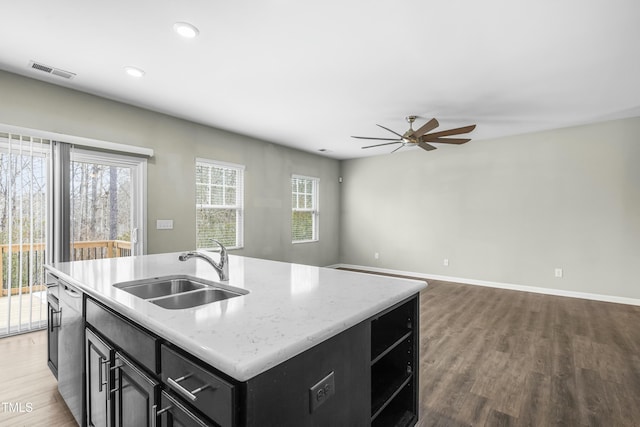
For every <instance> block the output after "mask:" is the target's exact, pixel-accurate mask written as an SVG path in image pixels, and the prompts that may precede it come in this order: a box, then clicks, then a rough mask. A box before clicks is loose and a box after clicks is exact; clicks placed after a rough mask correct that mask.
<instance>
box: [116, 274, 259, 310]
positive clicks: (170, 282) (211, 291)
mask: <svg viewBox="0 0 640 427" xmlns="http://www.w3.org/2000/svg"><path fill="white" fill-rule="evenodd" d="M113 286H114V287H116V288H118V289H121V290H123V291H125V292H128V293H130V294H131V295H135V296H136V297H138V298H142V299H145V300H148V301H149V302H151V303H153V304H156V305H158V306H160V307H163V308H167V309H172V310H175V309H182V308H191V307H197V306H199V305H203V304H209V303H213V302H217V301H222V300H225V299H229V298H234V297H238V296H242V295H246V294H248V293H249V291H247V290H245V289H238V288H233V287H231V286H228V285H222V284H220V283H216V282H209V281H206V280H201V279H197V278H195V277H191V276H165V277H155V278H153V279H143V280H136V281H131V282H122V283H116V284H114V285H113Z"/></svg>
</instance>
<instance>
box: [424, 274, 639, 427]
mask: <svg viewBox="0 0 640 427" xmlns="http://www.w3.org/2000/svg"><path fill="white" fill-rule="evenodd" d="M420 303H421V319H420V320H421V343H420V344H421V345H420V347H421V351H420V358H421V365H420V369H421V374H420V384H421V397H420V401H421V406H422V407H421V411H422V418H421V422H420V427H427V426H452V427H458V426H469V425H472V426H640V307H636V306H630V305H623V304H613V303H605V302H597V301H590V300H583V299H575V298H566V297H556V296H550V295H540V294H534V293H528V292H519V291H510V290H502V289H493V288H486V287H478V286H470V285H462V284H456V283H448V282H438V281H431V280H429V287H428V288H427V289H426V290H425V291H424V292H423V293H422V295H421V302H420Z"/></svg>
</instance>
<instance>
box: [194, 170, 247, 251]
mask: <svg viewBox="0 0 640 427" xmlns="http://www.w3.org/2000/svg"><path fill="white" fill-rule="evenodd" d="M243 181H244V166H242V165H236V164H231V163H222V162H216V161H212V160H205V159H196V247H197V248H198V249H203V248H212V247H214V246H215V245H214V244H213V243H212V242H211V239H216V240H219V241H220V242H221V243H222V244H223V245H224V246H226V247H227V248H230V249H237V248H241V247H242V245H243V239H242V238H243V236H242V232H243V225H242V224H243V221H242V218H243V186H244V183H243Z"/></svg>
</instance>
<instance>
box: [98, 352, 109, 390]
mask: <svg viewBox="0 0 640 427" xmlns="http://www.w3.org/2000/svg"><path fill="white" fill-rule="evenodd" d="M98 360H99V362H98V392H99V393H102V387H103V386H106V387H107V388H109V384H108V382H109V377H108V376H107V381H103V375H102V368H103V366H104V365H106V364H108V363H109V361H108V360H107V359H105V358H104V357H102V356H99V358H98ZM107 368H108V367H107Z"/></svg>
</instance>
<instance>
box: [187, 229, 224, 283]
mask: <svg viewBox="0 0 640 427" xmlns="http://www.w3.org/2000/svg"><path fill="white" fill-rule="evenodd" d="M211 240H213V241H214V243H216V244H217V245H218V246H220V262H216V261H215V260H214V259H213V258H211V255H209V253H208V252H206V251H201V250H196V251H191V252H186V253H184V254H181V255H180V256H178V259H179V260H180V261H186V260H188V259H189V258H202V259H204V260H205V261H207V262H208V263H209V264H211V266H212V267H213V268H214V270H216V272H217V273H218V277H220V280H221V281H223V282H226V281H228V280H229V256H228V255H227V249H226V248H225V247H224V245H223V244H222V243H220V242H219V241H217V240H216V239H211Z"/></svg>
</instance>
